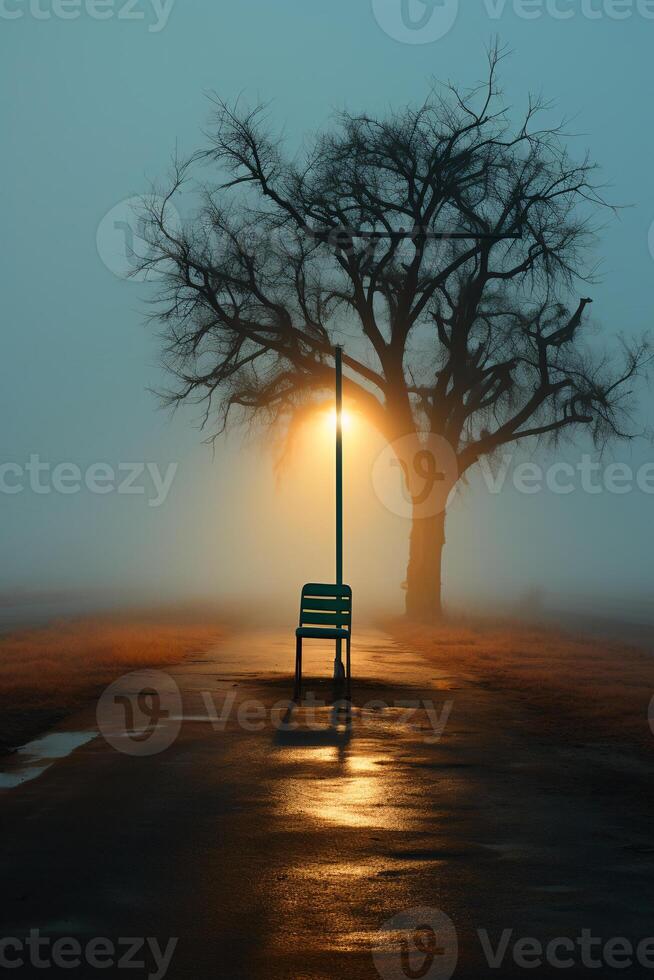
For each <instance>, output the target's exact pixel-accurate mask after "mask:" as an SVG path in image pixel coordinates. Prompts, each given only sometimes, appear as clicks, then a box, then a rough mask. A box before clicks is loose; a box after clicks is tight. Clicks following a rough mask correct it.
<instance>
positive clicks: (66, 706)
mask: <svg viewBox="0 0 654 980" xmlns="http://www.w3.org/2000/svg"><path fill="white" fill-rule="evenodd" d="M224 632H225V631H224V628H223V627H222V626H221V625H220V624H219V623H217V622H211V621H207V620H206V618H204V617H202V618H198V620H197V621H195V620H194V619H193V617H189V616H186V615H184V616H180V618H179V621H174V620H173V619H171V618H170V617H168V616H166V617H165V618H164V617H161V618H157V617H156V616H155V615H152V614H151V615H143V616H142V617H140V616H139V617H134V618H126V617H116V618H91V619H82V620H77V621H70V622H60V623H53V624H51V625H49V626H46V627H43V628H39V629H32V630H21V631H20V632H15V633H11V634H9V635H6V636H2V637H0V750H1V749H3V748H4V749H6V748H9V747H11V746H14V745H17V744H20V743H21V742H23V741H25V739H27V738H29V737H30V736H32V735H33V734H36V733H37V732H39V731H42V730H43V729H44V728H46V727H48V726H49V725H51V724H53V723H55V722H56V721H58V720H60V719H61V718H62V717H64V716H65V715H66V714H68V713H69V712H70V711H71V710H72V709H74V708H75V707H77V706H78V705H80V704H82V703H84V702H85V701H87V700H88V699H89V698H92V697H94V696H96V695H97V693H99V691H101V690H102V689H103V688H104V687H105V686H106V685H107V684H109V683H110V682H111V681H112V680H114V679H115V678H116V677H118V676H119V675H120V674H122V673H126V672H128V671H130V670H135V669H137V668H140V667H164V666H165V665H167V664H173V663H177V662H179V661H180V660H181V659H183V658H184V657H185V656H187V655H189V654H192V653H197V652H201V651H203V650H206V649H207V648H209V647H210V646H212V645H214V644H215V643H217V642H218V641H219V640H220V638H221V636H222V635H224Z"/></svg>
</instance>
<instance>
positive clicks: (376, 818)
mask: <svg viewBox="0 0 654 980" xmlns="http://www.w3.org/2000/svg"><path fill="white" fill-rule="evenodd" d="M306 652H307V657H306V671H307V684H306V694H305V698H304V701H303V705H302V706H301V707H300V708H299V709H297V710H295V711H293V712H291V713H290V714H288V713H287V711H286V708H287V706H288V698H289V696H290V693H291V681H290V677H291V673H292V669H293V656H294V651H293V642H292V637H291V636H288V635H287V634H282V633H273V632H262V631H258V632H256V631H255V632H250V633H243V634H238V635H234V636H232V637H230V638H228V639H227V640H226V641H225V643H224V644H223V645H222V646H221V647H219V648H217V649H216V650H215V651H212V652H209V653H207V654H205V655H203V656H201V657H198V658H195V659H193V658H191V659H190V660H188V661H186V662H185V663H184V664H183V665H181V666H180V667H178V668H175V669H173V670H170V669H169V670H168V671H167V673H168V674H169V675H171V676H172V678H173V680H174V682H175V684H174V685H172V688H171V689H172V690H174V691H176V690H177V689H179V691H180V692H181V694H180V703H179V705H180V707H179V710H177V708H176V707H175V705H176V704H177V702H175V701H174V700H173V701H171V702H167V701H165V698H164V703H165V705H166V706H167V709H168V708H170V709H171V710H167V714H166V713H164V714H163V715H161V713H160V712H159V714H156V713H155V712H153V714H152V718H153V721H152V726H153V727H152V728H151V729H148V728H147V727H146V731H145V737H144V738H143V740H142V741H136V740H134V739H133V737H132V736H133V735H134V732H132V731H131V730H130V731H129V732H128V733H125V731H124V725H123V731H122V733H121V732H120V731H119V728H120V726H118V728H117V730H116V732H114V733H110V734H109V737H110V739H112V740H113V742H114V745H110V744H108V743H107V741H106V740H105V738H104V737H102V736H101V735H98V736H97V737H95V738H90V737H89V736H90V734H91V733H93V732H94V731H96V729H97V725H96V717H95V707H94V708H93V709H91V708H89V710H88V711H86V712H82V713H81V714H80V715H78V716H77V717H75V718H73V719H70V720H69V723H68V726H67V727H68V733H69V734H68V742H69V743H70V744H68V747H67V748H66V747H65V745H64V743H66V737H63V736H64V733H62V732H59V733H57V737H58V740H57V741H56V745H57V748H56V750H52V748H51V746H52V743H48V742H47V741H46V743H45V746H44V745H41V746H39V745H38V744H37V745H36V746H33V747H31V749H30V751H29V752H28V753H26V754H25V753H23V755H22V757H21V756H18V755H17V756H13V757H11V758H10V759H6V760H4V762H5V764H4V765H3V767H2V768H3V770H4V783H3V782H2V780H0V787H1V786H4V787H5V788H4V789H1V788H0V813H1V823H0V827H1V831H2V833H1V837H0V856H1V866H2V898H1V899H0V901H1V903H2V929H1V932H0V936H2V937H13V938H16V939H18V940H20V941H22V940H24V938H25V937H26V936H27V935H28V934H29V931H30V930H31V929H32V930H33V929H38V930H39V932H40V935H42V936H45V937H48V938H49V939H50V941H51V942H54V941H55V940H56V939H57V938H62V937H75V938H76V939H77V941H78V942H79V944H80V946H81V947H82V948H83V949H84V950H85V949H86V946H87V944H88V943H89V942H90V941H93V940H95V939H97V938H98V937H105V938H107V939H108V940H109V942H110V943H113V946H114V949H115V953H116V955H115V957H114V959H113V960H112V958H111V956H110V955H109V954H107V953H106V950H105V961H109V960H111V962H114V963H115V962H117V961H118V959H119V956H118V952H119V950H120V949H121V948H122V947H120V941H121V940H124V939H125V938H126V937H143V938H146V937H153V938H155V937H156V939H157V942H158V943H159V944H160V947H161V948H162V949H164V948H166V945H167V943H168V942H169V941H170V939H171V938H176V939H177V940H178V942H177V944H176V946H175V949H174V953H173V955H172V960H171V963H170V966H169V968H168V970H167V973H166V975H167V976H168V977H170V978H173V980H174V978H187V977H188V978H191V977H192V978H199V980H204V978H210V977H211V978H223V977H224V978H226V980H227V978H235V980H240V978H243V980H246V978H247V980H259V978H267V980H276V978H293V980H336V978H341V977H347V978H350V977H351V978H355V980H357V978H376V977H379V976H382V978H383V980H395V978H396V977H397V978H401V977H403V976H421V977H428V978H432V977H433V978H437V980H443V978H447V977H450V976H454V977H460V978H467V977H470V978H472V977H475V978H478V977H485V976H503V977H504V976H508V977H513V976H525V975H531V976H537V977H539V976H550V975H551V976H560V975H561V972H562V970H561V968H560V967H556V966H555V965H552V964H551V963H550V965H549V966H548V965H547V962H546V960H547V958H546V957H545V958H544V961H543V966H542V967H537V968H535V969H534V968H531V969H526V968H525V967H524V966H521V965H520V964H519V963H516V957H515V955H514V946H513V943H514V942H515V941H516V940H518V939H520V938H521V937H539V938H540V939H541V940H543V941H544V942H547V941H548V940H551V939H553V938H555V937H569V938H571V939H572V940H576V938H577V937H579V936H580V935H581V933H582V930H583V929H590V930H592V932H593V934H594V935H595V936H598V937H602V939H603V941H606V940H609V939H611V938H612V937H623V936H625V937H630V938H631V939H632V940H633V941H634V942H638V941H639V940H640V939H643V938H644V937H648V936H651V935H653V934H654V916H652V898H651V895H652V873H653V871H654V830H653V827H654V825H653V824H652V821H651V817H652V799H653V797H652V791H651V785H652V779H651V776H652V772H651V770H650V769H647V768H645V767H644V766H643V764H642V763H639V762H637V761H636V760H635V759H628V758H626V757H624V756H622V757H620V756H617V755H615V753H612V752H611V751H609V749H608V748H607V749H602V748H599V749H597V748H595V749H591V748H589V747H588V746H584V745H576V746H570V745H563V744H557V743H554V742H553V741H552V740H551V739H550V740H547V741H543V740H540V741H539V740H538V739H536V738H535V737H534V736H533V735H530V733H529V724H528V722H529V719H528V717H527V716H526V715H525V714H524V711H523V708H522V707H521V705H520V703H519V702H518V701H516V700H512V699H509V698H498V696H497V694H492V693H490V692H489V691H487V690H485V689H484V687H483V686H482V685H480V684H479V683H478V682H477V681H475V679H474V678H469V677H465V676H461V675H459V674H457V672H456V651H453V657H452V665H453V666H452V673H451V674H449V675H444V674H442V673H439V672H437V671H434V669H433V667H432V666H431V665H430V664H429V663H428V662H427V661H426V660H424V659H423V658H421V657H420V656H418V655H416V654H414V653H412V652H411V651H408V650H403V649H400V648H398V647H397V646H396V645H395V644H394V643H393V642H392V641H391V640H390V638H389V637H387V636H386V635H385V634H383V633H381V632H376V631H367V632H362V633H359V634H358V635H357V637H356V642H355V643H354V644H353V660H354V674H355V680H354V686H353V706H352V709H351V711H349V712H348V711H347V710H346V709H342V710H339V711H336V712H335V711H334V710H333V709H332V707H331V706H330V705H329V704H326V703H324V704H323V702H327V701H328V700H329V698H330V684H329V683H328V682H327V681H326V678H327V676H328V675H329V674H330V672H331V661H332V658H333V650H332V649H331V648H328V647H326V646H322V645H321V644H313V645H311V646H307V647H306ZM321 677H322V679H320V678H321ZM382 679H383V680H382ZM151 681H152V686H153V688H154V689H156V686H157V683H158V682H157V679H156V675H151ZM175 685H176V686H175ZM124 695H125V696H124V698H123V700H122V701H121V699H120V698H119V699H118V705H119V708H120V712H121V714H120V716H119V717H123V718H126V717H127V716H125V714H124V712H125V710H126V709H125V705H127V704H129V703H130V698H132V695H133V690H132V687H131V686H130V682H129V681H126V682H124ZM153 703H154V702H147V701H146V702H143V703H142V704H141V707H143V708H144V710H146V709H147V710H149V709H151V708H152V706H153ZM171 706H172V707H171ZM182 719H183V720H182ZM133 721H134V718H133V717H132V722H133ZM125 723H126V722H125ZM112 734H113V735H115V738H112ZM82 735H84V737H83V738H82V737H81V736H82ZM173 735H176V737H175V739H174V741H172V744H170V745H169V746H168V747H167V748H165V749H164V750H163V751H159V752H157V753H155V754H152V755H148V754H145V752H146V751H147V746H148V743H149V739H150V738H154V739H155V740H156V739H160V740H161V742H162V743H165V742H166V741H167V740H168V738H169V737H171V739H172V736H173ZM121 738H122V740H123V741H122V743H121ZM115 745H118V748H116V747H114V746H115ZM48 746H50V749H49V748H48ZM62 746H63V748H62ZM122 747H124V748H125V749H126V750H127V751H121V750H120V749H121V748H122ZM154 747H156V744H155V745H154ZM39 753H41V758H39ZM48 753H49V756H48ZM134 753H136V754H134ZM27 770H29V771H30V772H31V773H32V775H28V776H27V777H25V778H22V774H24V773H25V772H26V771H27ZM413 910H421V911H420V912H419V913H415V914H414V912H413ZM480 930H481V931H482V935H483V936H486V937H487V938H486V945H487V947H489V948H490V950H491V953H492V952H493V951H494V950H495V949H496V947H497V946H498V944H499V943H500V940H501V937H502V934H503V930H512V932H511V935H510V937H509V939H507V944H506V951H505V955H504V957H503V959H502V961H501V968H498V969H491V967H490V966H489V965H488V960H487V954H485V953H484V940H483V938H482V937H481V936H480ZM484 930H485V932H484ZM432 940H434V941H432ZM598 949H599V947H596V948H595V953H594V955H595V956H597V955H598V953H597V950H598ZM49 950H50V948H48V949H46V948H45V947H44V950H43V955H46V956H47V954H48V952H49ZM578 950H579V947H578V946H577V947H576V948H575V953H574V966H573V967H571V968H568V969H567V970H564V971H563V972H564V973H566V972H567V974H568V975H569V976H580V975H589V976H591V975H592V976H598V975H601V976H607V975H621V976H624V975H625V974H626V975H628V976H640V975H643V976H652V975H654V971H653V970H652V969H645V968H643V967H642V965H641V966H638V965H634V967H632V968H631V969H627V970H624V969H622V970H617V969H615V970H614V969H610V968H609V967H608V966H606V965H605V964H604V965H603V966H602V969H601V971H600V970H599V969H598V968H590V967H589V968H588V969H586V968H584V966H583V963H582V962H581V960H580V959H579V957H580V953H579V952H578ZM403 951H404V955H403ZM5 952H6V955H7V956H8V957H9V958H12V957H13V958H18V957H19V956H20V955H22V956H23V958H24V960H25V965H24V966H23V967H22V968H19V969H15V970H12V971H11V975H12V976H15V977H22V976H32V975H34V976H43V975H50V976H52V975H53V974H56V975H58V973H59V972H62V973H64V974H65V975H66V976H71V977H75V976H80V977H84V978H85V980H87V978H89V977H93V976H96V975H100V976H105V977H107V976H114V975H116V976H125V975H130V974H126V972H125V971H126V969H127V968H128V967H127V964H126V963H125V964H124V965H123V967H122V968H121V969H118V968H117V967H116V968H115V969H114V967H112V966H111V965H108V966H106V968H102V969H99V968H97V967H95V966H94V967H91V966H89V963H88V962H86V961H84V959H83V957H82V959H83V962H82V963H81V965H80V966H79V967H73V968H67V969H65V970H63V969H62V970H61V971H59V970H57V969H56V968H51V969H50V970H49V971H48V972H47V973H46V974H44V969H43V968H36V967H30V965H29V960H30V956H31V953H30V954H29V955H28V954H27V953H26V951H25V949H24V948H23V949H22V952H21V950H19V949H18V948H17V947H16V948H14V947H11V949H9V950H6V951H5ZM122 952H123V955H126V953H125V949H122ZM555 953H558V955H559V956H561V957H563V958H565V955H564V953H563V952H561V950H560V949H559V950H558V951H552V955H555ZM84 955H85V954H84ZM498 955H499V954H498ZM72 959H74V956H72ZM133 960H135V961H136V962H141V961H142V962H143V966H140V967H137V968H135V969H132V973H131V975H132V976H144V977H145V976H148V975H151V976H154V975H157V967H156V964H155V961H154V959H153V956H152V955H150V949H149V947H147V946H146V947H145V951H144V950H141V951H140V952H137V953H135V954H134V955H133ZM3 972H4V971H3ZM158 975H161V972H160V973H159V974H158Z"/></svg>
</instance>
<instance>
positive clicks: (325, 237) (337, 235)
mask: <svg viewBox="0 0 654 980" xmlns="http://www.w3.org/2000/svg"><path fill="white" fill-rule="evenodd" d="M307 231H308V232H309V234H310V235H311V237H313V238H316V239H318V240H321V241H328V242H333V243H334V244H335V245H336V247H340V248H344V247H346V246H345V243H346V242H347V241H349V240H352V239H354V238H362V239H367V240H369V241H382V240H384V239H390V240H398V241H401V240H404V239H408V238H412V239H413V238H417V237H422V238H426V239H432V240H436V241H447V240H448V239H451V240H453V241H478V242H479V241H487V242H500V241H504V240H511V239H519V238H522V230H521V229H519V230H517V231H513V232H506V233H498V234H494V233H493V232H472V231H454V232H445V231H431V230H429V229H421V228H414V229H412V230H410V231H407V230H406V229H404V228H400V229H399V230H398V231H391V232H389V231H361V230H357V229H352V228H322V229H315V228H311V229H307ZM334 361H335V371H336V584H337V585H342V584H343V348H342V347H341V346H340V345H339V346H337V347H336V348H335V351H334ZM344 677H345V669H344V667H343V657H342V641H341V640H337V641H336V659H335V660H334V680H335V681H336V682H341V681H342V680H343V679H344Z"/></svg>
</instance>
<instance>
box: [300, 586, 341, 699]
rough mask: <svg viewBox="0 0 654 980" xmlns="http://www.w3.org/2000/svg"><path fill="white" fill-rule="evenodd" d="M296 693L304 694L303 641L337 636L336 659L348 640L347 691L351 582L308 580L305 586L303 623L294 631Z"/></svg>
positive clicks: (301, 606)
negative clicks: (342, 643) (334, 582)
mask: <svg viewBox="0 0 654 980" xmlns="http://www.w3.org/2000/svg"><path fill="white" fill-rule="evenodd" d="M295 637H296V650H295V695H294V699H295V700H296V701H299V699H300V697H301V695H302V641H303V640H336V650H337V658H336V659H337V663H339V658H338V651H340V643H341V642H342V641H343V640H345V643H346V647H347V653H346V679H347V690H348V694H349V691H350V681H351V659H350V644H351V637H352V589H351V588H350V586H349V585H320V584H316V583H313V582H312V583H309V584H308V585H305V586H304V588H303V589H302V598H301V600H300V625H299V627H298V628H297V630H296V631H295Z"/></svg>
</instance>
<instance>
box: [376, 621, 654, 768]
mask: <svg viewBox="0 0 654 980" xmlns="http://www.w3.org/2000/svg"><path fill="white" fill-rule="evenodd" d="M391 632H392V633H393V635H394V636H395V637H396V639H397V640H398V641H400V642H401V643H403V644H404V645H406V646H409V647H411V648H413V649H416V650H419V651H420V652H422V653H425V654H427V655H428V657H429V659H430V661H431V662H432V663H433V664H434V665H437V666H438V667H439V668H442V669H444V670H447V669H448V668H453V669H454V670H456V672H457V673H462V674H464V675H466V676H468V677H469V678H470V679H472V680H474V681H477V682H481V683H483V684H484V685H486V686H487V687H488V688H490V689H492V690H495V691H497V692H498V694H502V693H506V694H509V695H511V696H513V697H516V698H518V699H520V700H521V701H522V702H523V704H524V705H525V706H526V707H528V708H529V709H530V711H531V713H532V717H533V719H534V724H536V725H537V727H539V728H540V729H541V730H543V731H545V732H550V733H555V732H556V733H558V734H559V735H562V736H564V737H565V738H569V739H570V740H577V741H582V742H589V741H594V742H601V741H604V740H606V741H607V743H611V744H612V745H615V744H616V743H618V742H623V743H628V744H629V745H630V746H637V747H638V748H639V749H641V750H643V751H645V752H647V753H650V754H651V752H652V750H653V749H654V734H652V732H651V730H650V727H649V723H648V706H649V702H650V699H651V698H652V696H653V695H654V656H652V654H651V653H649V652H648V651H646V650H642V649H638V648H636V647H633V646H629V645H628V644H622V643H618V642H612V641H608V640H603V639H600V638H595V637H586V636H577V635H574V634H567V633H564V632H558V631H556V630H555V629H547V628H541V627H538V628H537V627H530V626H527V625H523V624H520V623H513V622H512V623H501V622H492V621H464V620H460V621H452V622H448V623H447V624H444V625H442V626H434V627H419V626H409V625H408V624H406V623H402V622H396V623H393V624H392V625H391Z"/></svg>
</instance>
